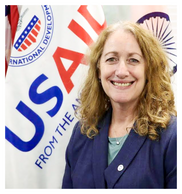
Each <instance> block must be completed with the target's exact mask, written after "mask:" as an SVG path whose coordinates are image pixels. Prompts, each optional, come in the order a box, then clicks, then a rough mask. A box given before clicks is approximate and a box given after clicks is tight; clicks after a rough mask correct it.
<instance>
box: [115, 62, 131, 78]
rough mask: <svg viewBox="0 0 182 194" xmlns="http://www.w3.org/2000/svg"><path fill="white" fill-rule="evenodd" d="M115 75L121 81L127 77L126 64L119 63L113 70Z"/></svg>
mask: <svg viewBox="0 0 182 194" xmlns="http://www.w3.org/2000/svg"><path fill="white" fill-rule="evenodd" d="M115 75H116V76H117V77H119V78H121V79H123V78H125V77H127V76H128V75H129V71H128V67H127V64H126V62H125V61H124V60H122V61H120V62H119V63H118V64H117V66H116V70H115Z"/></svg>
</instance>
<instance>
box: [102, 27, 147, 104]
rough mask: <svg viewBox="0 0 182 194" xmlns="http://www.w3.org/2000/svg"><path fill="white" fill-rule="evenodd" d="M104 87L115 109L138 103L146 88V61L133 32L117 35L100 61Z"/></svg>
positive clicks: (108, 42) (107, 41)
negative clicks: (117, 105) (116, 106)
mask: <svg viewBox="0 0 182 194" xmlns="http://www.w3.org/2000/svg"><path fill="white" fill-rule="evenodd" d="M99 78H100V79H101V84H102V87H103V89H104V91H105V93H106V94H107V96H108V97H109V98H110V100H111V104H112V106H114V105H115V104H119V105H126V104H128V105H131V104H136V103H137V102H138V99H139V96H140V94H141V92H142V91H143V88H144V86H145V80H146V78H145V60H144V58H143V55H142V52H141V50H140V47H139V45H138V43H137V41H136V39H135V37H134V36H133V35H132V34H131V33H130V32H124V31H123V30H121V29H120V30H117V31H115V32H113V33H112V34H111V35H110V36H109V37H108V39H107V40H106V43H105V45H104V49H103V53H102V55H101V59H100V73H99Z"/></svg>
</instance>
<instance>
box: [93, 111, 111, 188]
mask: <svg viewBox="0 0 182 194" xmlns="http://www.w3.org/2000/svg"><path fill="white" fill-rule="evenodd" d="M111 115H112V109H111V108H110V109H109V110H108V111H107V113H106V115H105V116H104V118H103V119H102V120H101V121H100V122H99V123H98V129H99V134H98V135H96V136H95V137H94V143H93V174H94V181H95V186H96V188H105V187H106V183H105V178H104V170H105V169H106V168H107V166H108V130H109V126H110V122H111Z"/></svg>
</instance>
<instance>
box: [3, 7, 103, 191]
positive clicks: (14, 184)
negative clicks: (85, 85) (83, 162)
mask: <svg viewBox="0 0 182 194" xmlns="http://www.w3.org/2000/svg"><path fill="white" fill-rule="evenodd" d="M19 15H20V17H19V22H18V26H17V32H16V35H15V40H14V45H13V49H12V53H11V57H10V61H9V67H8V71H7V75H6V83H5V88H6V97H5V108H6V110H5V125H6V127H5V138H6V147H5V148H6V150H5V155H6V169H5V172H6V174H5V175H6V180H5V181H6V188H60V187H61V184H62V176H63V173H64V167H65V149H66V147H67V144H68V141H69V138H70V135H71V133H72V129H73V127H74V124H75V123H76V122H77V118H76V117H75V114H74V112H75V109H76V107H77V106H79V99H78V96H79V89H80V85H81V83H82V82H83V81H84V77H85V76H86V74H87V69H88V67H87V66H86V64H85V62H84V60H83V57H84V54H85V52H86V49H87V48H88V46H89V45H90V44H91V43H92V42H93V41H95V40H96V38H97V37H98V34H99V33H100V32H101V30H103V29H104V28H105V27H106V22H105V18H104V14H103V10H102V7H101V6H90V5H89V6H86V5H82V6H79V5H78V6H77V5H75V6H61V5H60V6H49V5H42V6H41V5H40V6H38V5H37V6H22V8H21V11H20V14H19Z"/></svg>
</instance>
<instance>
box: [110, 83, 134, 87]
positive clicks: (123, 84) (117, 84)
mask: <svg viewBox="0 0 182 194" xmlns="http://www.w3.org/2000/svg"><path fill="white" fill-rule="evenodd" d="M112 83H113V84H114V85H115V86H125V87H126V86H130V85H131V84H132V83H131V82H130V83H118V82H112Z"/></svg>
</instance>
